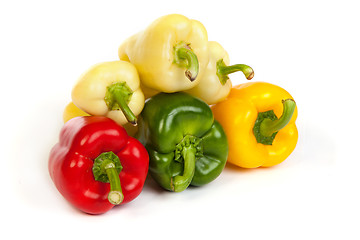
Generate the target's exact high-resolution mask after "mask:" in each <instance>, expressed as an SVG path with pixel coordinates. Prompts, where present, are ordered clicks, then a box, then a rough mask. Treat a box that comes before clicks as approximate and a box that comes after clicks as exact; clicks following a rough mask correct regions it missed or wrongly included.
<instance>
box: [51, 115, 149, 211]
mask: <svg viewBox="0 0 360 240" xmlns="http://www.w3.org/2000/svg"><path fill="white" fill-rule="evenodd" d="M148 164H149V156H148V154H147V152H146V149H145V148H144V146H143V145H142V144H141V143H140V142H139V141H138V140H136V139H135V138H132V137H129V136H128V135H127V134H126V131H125V129H124V128H123V127H121V126H120V125H118V124H117V123H116V122H114V121H113V120H111V119H110V118H107V117H103V116H82V117H76V118H73V119H71V120H69V121H68V122H66V123H65V125H64V126H63V128H62V129H61V132H60V138H59V142H58V143H57V144H56V145H55V146H54V147H53V148H52V150H51V152H50V157H49V164H48V169H49V173H50V176H51V179H52V180H53V182H54V184H55V186H56V188H57V189H58V191H59V192H60V193H61V194H62V196H63V197H64V198H65V199H66V200H67V201H69V202H70V203H71V204H72V205H73V206H75V207H76V208H78V209H80V210H81V211H83V212H86V213H89V214H101V213H105V212H107V211H108V210H110V209H111V208H113V207H114V206H115V205H119V204H124V203H127V202H129V201H132V200H133V199H135V198H136V197H137V196H138V195H139V194H140V193H141V191H142V188H143V185H144V182H145V179H146V175H147V172H148Z"/></svg>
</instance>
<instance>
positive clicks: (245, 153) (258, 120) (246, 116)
mask: <svg viewBox="0 0 360 240" xmlns="http://www.w3.org/2000/svg"><path fill="white" fill-rule="evenodd" d="M212 111H213V113H214V116H215V119H216V120H218V121H219V122H220V123H221V125H222V126H223V128H224V130H225V133H226V135H227V137H228V141H229V157H228V162H230V163H232V164H235V165H237V166H240V167H243V168H256V167H271V166H274V165H276V164H279V163H281V162H283V161H284V160H285V159H286V158H287V157H288V156H289V155H290V154H291V153H292V152H293V150H294V149H295V146H296V143H297V139H298V131H297V128H296V125H295V120H296V118H297V107H296V104H295V101H294V100H293V97H292V96H291V95H290V94H289V93H288V92H287V91H286V90H284V89H283V88H281V87H279V86H276V85H274V84H270V83H265V82H251V83H245V84H240V85H237V86H235V87H233V88H232V89H231V91H230V94H229V96H228V98H227V99H226V100H224V101H222V102H219V103H217V104H215V105H213V106H212Z"/></svg>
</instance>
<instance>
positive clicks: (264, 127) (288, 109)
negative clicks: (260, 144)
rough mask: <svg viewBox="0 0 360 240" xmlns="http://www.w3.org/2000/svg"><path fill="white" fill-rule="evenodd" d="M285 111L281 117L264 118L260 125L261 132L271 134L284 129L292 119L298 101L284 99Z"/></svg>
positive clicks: (265, 134) (266, 134)
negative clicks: (273, 118)
mask: <svg viewBox="0 0 360 240" xmlns="http://www.w3.org/2000/svg"><path fill="white" fill-rule="evenodd" d="M282 104H283V113H282V115H281V117H280V118H279V119H276V120H271V119H264V121H262V123H261V125H260V133H261V134H262V135H263V136H271V135H272V134H274V133H276V132H278V131H280V130H281V129H283V128H284V127H285V126H286V125H287V124H288V123H289V122H290V120H291V118H292V116H293V114H294V111H295V107H296V103H295V101H294V100H293V99H286V100H282Z"/></svg>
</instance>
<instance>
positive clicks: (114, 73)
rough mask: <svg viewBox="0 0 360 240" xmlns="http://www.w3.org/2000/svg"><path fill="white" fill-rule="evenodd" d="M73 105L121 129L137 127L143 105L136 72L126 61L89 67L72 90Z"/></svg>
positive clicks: (142, 95) (143, 101) (142, 96)
mask: <svg viewBox="0 0 360 240" xmlns="http://www.w3.org/2000/svg"><path fill="white" fill-rule="evenodd" d="M71 96H72V100H73V103H74V104H75V105H76V106H77V107H78V108H80V109H81V110H82V111H84V112H86V113H88V114H90V115H97V116H106V117H109V118H111V119H113V120H114V121H116V122H117V123H118V124H120V125H124V124H125V123H127V122H130V123H132V124H134V125H136V122H137V115H138V114H140V112H141V110H142V109H143V107H144V104H145V98H144V94H143V93H142V91H141V88H140V80H139V75H138V73H137V70H136V68H135V67H134V65H132V64H131V63H129V62H126V61H113V62H104V63H100V64H97V65H95V66H93V67H91V68H90V69H89V70H88V71H86V72H85V73H84V74H83V75H82V76H81V77H80V78H79V80H78V82H77V83H76V84H75V86H74V88H73V90H72V94H71Z"/></svg>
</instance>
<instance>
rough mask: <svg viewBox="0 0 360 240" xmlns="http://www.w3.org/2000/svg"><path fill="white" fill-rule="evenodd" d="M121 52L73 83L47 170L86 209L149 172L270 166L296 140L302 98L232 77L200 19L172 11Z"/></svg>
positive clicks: (191, 175) (193, 181)
mask: <svg viewBox="0 0 360 240" xmlns="http://www.w3.org/2000/svg"><path fill="white" fill-rule="evenodd" d="M118 55H119V60H116V61H109V62H102V63H98V64H95V65H94V66H92V67H90V68H89V69H88V70H87V71H86V72H84V73H83V74H82V75H81V76H80V77H79V79H78V80H77V82H76V83H75V85H74V87H73V89H72V92H71V98H72V101H71V102H70V103H69V104H68V105H67V106H66V107H65V110H64V113H63V120H64V126H63V127H62V129H61V131H60V137H59V142H58V143H57V144H56V145H55V146H54V147H53V148H52V150H51V152H50V157H49V164H48V166H49V167H48V169H49V173H50V176H51V178H52V180H53V182H54V184H55V186H56V188H57V189H58V191H59V192H60V193H61V195H62V196H63V197H64V198H65V199H66V200H67V201H68V202H69V203H71V204H72V205H73V206H74V207H76V208H78V209H79V210H81V211H83V212H86V213H89V214H101V213H105V212H107V211H108V210H110V209H111V208H113V207H114V206H115V205H121V204H124V203H127V202H130V201H132V200H134V199H135V198H136V197H137V196H138V195H139V194H140V193H141V191H142V189H143V187H144V184H145V180H146V177H147V175H148V173H149V175H151V177H152V178H153V179H154V180H155V181H156V182H157V183H158V184H159V186H161V187H162V188H163V189H165V190H168V191H172V192H181V191H184V190H185V189H187V188H188V187H189V186H190V185H192V186H202V185H205V184H208V183H210V182H212V181H214V180H215V179H216V178H217V177H219V175H220V174H221V173H222V171H223V169H224V168H225V166H226V163H227V162H228V163H231V164H234V165H237V166H239V167H242V168H257V167H270V166H274V165H276V164H279V163H281V162H282V161H284V160H285V159H286V158H287V157H288V156H289V155H290V154H291V153H292V152H293V150H294V149H295V146H296V143H297V138H298V132H297V128H296V125H295V120H296V117H297V107H296V104H295V101H294V99H293V97H292V96H291V95H290V94H289V93H288V92H287V91H286V90H284V89H282V88H281V87H279V86H276V85H274V84H270V83H266V82H256V81H255V82H254V81H252V82H248V83H244V84H240V85H237V86H232V82H231V79H230V78H229V76H228V75H230V74H231V73H235V72H239V71H240V72H242V73H243V74H244V76H245V78H246V79H247V80H250V79H252V78H253V77H254V71H253V69H252V68H251V67H250V66H248V65H245V64H234V65H230V64H229V63H230V60H229V55H228V53H227V51H226V50H225V49H224V48H223V47H222V46H221V45H220V44H219V43H218V42H215V41H209V40H208V36H207V31H206V29H205V27H204V26H203V24H202V23H200V22H199V21H197V20H192V19H188V18H187V17H185V16H183V15H180V14H170V15H166V16H163V17H160V18H159V19H157V20H155V21H154V22H153V23H151V24H150V25H149V26H148V27H147V28H146V29H145V30H143V31H140V32H139V33H136V34H134V35H133V36H131V37H129V38H127V39H125V40H124V41H123V42H122V43H121V44H120V47H119V48H118Z"/></svg>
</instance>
